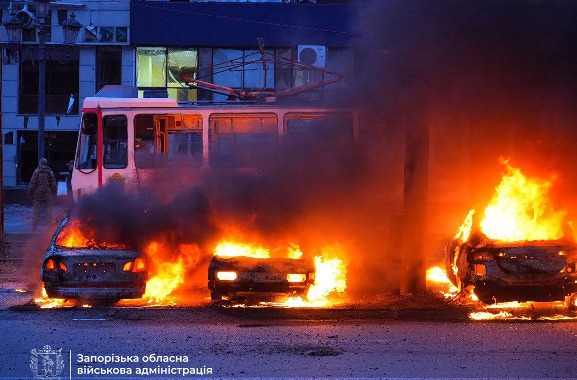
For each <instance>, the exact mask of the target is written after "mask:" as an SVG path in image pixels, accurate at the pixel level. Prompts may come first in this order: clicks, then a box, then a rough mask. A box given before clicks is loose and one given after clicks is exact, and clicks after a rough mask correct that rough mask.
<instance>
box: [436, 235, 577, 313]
mask: <svg viewBox="0 0 577 380" xmlns="http://www.w3.org/2000/svg"><path fill="white" fill-rule="evenodd" d="M473 241H475V239H473ZM449 246H450V248H449V250H448V257H447V266H448V267H447V272H448V273H449V274H450V275H449V278H450V279H451V280H452V281H453V283H455V285H457V286H459V287H460V288H461V289H462V288H465V287H467V286H469V285H472V286H474V290H473V291H474V293H475V295H476V296H477V297H478V298H479V300H481V301H482V302H484V303H495V302H508V301H535V302H549V301H563V300H565V299H566V297H567V296H574V293H576V292H577V274H576V273H575V269H576V267H575V262H576V258H577V246H576V245H575V244H574V243H573V242H571V241H569V240H565V239H561V240H550V241H522V242H514V243H508V242H501V241H495V240H491V239H487V238H481V239H478V240H476V242H475V243H473V242H471V240H469V241H467V242H465V243H459V242H457V241H453V242H452V243H451V244H450V245H449ZM455 269H456V273H455Z"/></svg>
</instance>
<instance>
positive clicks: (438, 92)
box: [76, 0, 577, 295]
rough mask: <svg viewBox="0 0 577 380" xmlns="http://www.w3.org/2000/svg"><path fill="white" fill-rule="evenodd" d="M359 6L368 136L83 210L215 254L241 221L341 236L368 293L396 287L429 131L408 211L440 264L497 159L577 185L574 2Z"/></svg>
mask: <svg viewBox="0 0 577 380" xmlns="http://www.w3.org/2000/svg"><path fill="white" fill-rule="evenodd" d="M358 3H359V4H357V7H358V14H357V17H356V24H355V25H354V26H352V28H353V29H354V31H355V32H356V34H357V35H359V38H357V39H356V40H354V41H353V42H352V45H351V48H352V49H353V50H354V51H355V52H356V57H357V66H356V67H355V71H356V73H357V75H356V77H355V78H353V79H354V80H353V81H349V83H350V82H354V83H356V85H355V88H354V89H353V91H350V97H351V100H350V102H351V103H356V104H357V105H359V106H362V107H364V108H365V112H364V123H365V126H366V128H365V129H364V130H363V133H362V135H361V139H360V141H357V142H355V143H354V144H353V145H350V144H348V143H346V142H344V141H342V140H336V141H331V140H330V139H328V137H327V136H315V138H313V139H311V140H308V141H299V142H295V143H294V144H285V145H283V146H279V148H278V150H275V151H274V152H272V154H269V153H271V152H268V153H267V152H264V153H262V154H261V155H258V156H257V157H255V161H254V162H253V165H252V169H251V170H250V171H248V172H242V173H235V174H231V173H230V172H228V171H226V170H224V171H214V172H212V173H210V174H208V175H206V176H205V177H204V178H203V180H202V181H201V182H200V183H199V184H195V185H194V186H192V185H191V186H187V185H186V183H187V182H180V183H178V184H176V185H174V186H166V185H167V184H169V183H170V182H171V181H174V178H175V176H169V177H159V178H157V179H156V181H154V182H153V183H155V184H156V185H157V186H156V185H153V186H149V187H148V188H147V192H145V193H142V194H139V195H135V194H132V193H128V192H127V191H126V190H124V189H122V188H115V187H107V188H105V189H103V190H102V191H100V192H98V193H97V194H95V195H94V196H88V197H86V198H85V199H84V200H83V201H82V202H81V203H80V204H79V205H78V207H77V209H76V213H77V215H78V216H79V217H80V218H83V219H84V220H87V221H88V220H89V221H90V222H91V223H93V224H94V225H98V226H99V230H100V231H105V232H106V233H112V234H115V235H116V237H118V236H120V237H122V238H124V239H127V240H128V241H131V242H135V243H138V242H142V239H143V238H146V239H150V240H153V239H154V238H155V237H158V238H163V239H168V240H170V241H172V242H173V243H174V244H178V243H197V244H198V245H199V246H201V247H202V249H203V250H204V251H205V253H206V256H207V257H210V255H211V252H210V251H209V250H210V248H211V246H212V244H214V243H215V241H217V240H218V239H219V238H220V237H221V234H222V233H223V232H224V231H225V230H226V228H227V226H229V225H235V226H238V227H242V229H243V230H246V231H247V233H250V234H254V235H257V236H259V237H260V238H262V239H263V240H266V241H273V242H282V241H285V242H286V241H289V240H290V241H295V242H297V243H299V244H300V245H301V246H302V248H303V250H304V251H305V253H307V252H308V253H311V254H316V253H318V252H317V251H318V250H319V249H320V248H321V247H322V246H323V245H325V244H332V243H334V242H339V243H341V244H343V245H344V246H345V247H346V249H347V251H348V253H349V276H348V282H349V291H350V293H349V294H352V295H366V294H372V293H377V292H382V291H384V290H387V289H393V288H398V286H399V274H398V271H399V270H398V269H399V267H400V265H401V255H400V251H401V245H402V241H401V240H402V239H401V236H403V235H404V236H407V234H406V232H405V233H403V229H402V224H401V220H402V219H403V210H404V206H406V205H405V204H404V202H405V199H404V195H403V191H404V190H405V189H404V187H403V183H404V180H405V169H406V167H405V164H406V162H405V138H406V133H407V131H412V130H415V129H416V130H417V131H420V133H422V132H423V130H422V128H423V127H424V128H425V129H426V130H425V137H426V138H427V139H428V145H427V146H426V148H427V149H426V153H427V155H428V157H421V159H424V160H427V161H426V163H427V170H428V183H427V185H428V191H427V196H428V199H427V201H428V206H427V208H426V209H423V210H421V211H422V213H417V214H415V215H411V217H412V218H413V219H414V220H416V221H424V223H425V227H426V231H427V235H426V239H425V241H423V242H422V246H423V249H424V251H425V253H426V255H427V258H428V260H429V261H431V262H433V261H435V260H436V259H438V258H439V255H440V254H441V241H444V240H443V239H446V238H448V237H450V236H451V235H453V234H454V232H455V230H456V228H457V227H458V226H459V224H460V223H461V221H462V219H463V218H464V216H465V215H466V213H467V211H468V210H469V209H470V208H473V207H476V206H477V204H483V202H485V204H486V201H487V200H488V198H489V197H490V196H491V194H492V192H493V189H494V187H495V186H496V185H497V184H498V182H499V179H500V177H501V175H502V173H503V167H502V166H501V165H500V163H499V158H500V157H502V156H505V157H509V158H510V159H511V164H512V165H513V166H519V167H522V168H527V170H529V171H533V172H535V173H539V171H546V172H548V173H550V172H551V171H555V172H557V173H559V175H560V183H561V184H562V185H563V186H565V187H564V188H565V189H572V188H574V187H575V185H576V184H577V181H575V178H577V176H576V174H577V173H576V171H577V165H575V159H574V158H573V157H574V156H575V154H574V153H573V151H574V147H575V146H576V143H577V128H575V125H577V124H576V123H575V121H576V120H575V118H576V116H575V112H574V110H575V109H577V107H576V105H577V104H575V103H576V102H577V48H576V45H577V23H575V22H574V20H576V19H577V18H576V16H577V5H574V4H573V2H565V1H507V0H498V1H497V0H492V1H491V0H489V1H456V0H452V1H451V0H440V1H439V0H436V1H429V0H414V1H406V0H393V1H386V0H385V1H381V0H374V1H363V2H361V1H359V2H358ZM427 139H425V140H424V141H427ZM413 159H414V160H416V161H419V157H418V156H417V157H413ZM417 163H418V162H417ZM407 166H408V168H409V169H410V168H411V165H407ZM161 188H162V189H163V190H160V189H161ZM166 188H169V189H171V190H170V191H168V192H167V191H165V190H164V189H166ZM565 195H566V194H565ZM566 199H569V200H568V201H567V202H568V203H566V204H567V207H572V206H571V204H572V202H573V199H572V198H566ZM417 209H418V208H417ZM406 217H407V216H406V215H405V218H406ZM419 238H422V237H419Z"/></svg>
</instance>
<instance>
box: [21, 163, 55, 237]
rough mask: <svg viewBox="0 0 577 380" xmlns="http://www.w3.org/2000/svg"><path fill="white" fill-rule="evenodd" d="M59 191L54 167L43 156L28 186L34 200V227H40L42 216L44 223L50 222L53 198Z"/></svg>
mask: <svg viewBox="0 0 577 380" xmlns="http://www.w3.org/2000/svg"><path fill="white" fill-rule="evenodd" d="M57 191H58V183H57V182H56V177H55V176H54V173H53V172H52V169H50V167H48V160H47V159H45V158H41V159H40V161H39V163H38V167H37V168H36V170H34V173H33V174H32V178H31V179H30V187H29V188H28V196H29V197H30V198H32V200H33V206H32V207H33V208H32V210H33V214H32V228H33V229H34V230H36V228H37V227H38V223H39V222H40V219H41V218H43V219H44V220H43V221H44V223H49V222H50V219H51V217H52V215H51V207H52V198H53V197H54V196H56V193H57ZM44 223H43V224H44Z"/></svg>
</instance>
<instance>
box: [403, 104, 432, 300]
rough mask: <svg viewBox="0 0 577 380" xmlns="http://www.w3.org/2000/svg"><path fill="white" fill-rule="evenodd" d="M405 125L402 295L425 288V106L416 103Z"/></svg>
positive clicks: (426, 141) (426, 158)
mask: <svg viewBox="0 0 577 380" xmlns="http://www.w3.org/2000/svg"><path fill="white" fill-rule="evenodd" d="M407 113H408V114H409V115H408V117H407V122H406V124H405V128H406V129H405V183H404V191H403V196H404V212H403V249H402V261H401V262H402V272H401V287H400V290H401V294H404V295H408V294H419V293H423V292H424V291H425V290H426V268H425V266H426V259H425V240H426V222H427V192H428V179H429V126H428V120H427V111H426V106H424V104H423V103H421V102H419V103H418V104H413V105H412V107H411V109H410V110H408V112H407Z"/></svg>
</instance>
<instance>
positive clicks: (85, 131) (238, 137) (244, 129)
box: [71, 86, 360, 200]
mask: <svg viewBox="0 0 577 380" xmlns="http://www.w3.org/2000/svg"><path fill="white" fill-rule="evenodd" d="M359 119H360V114H359V112H357V111H355V110H352V109H346V108H338V107H327V106H317V105H314V104H308V105H307V104H305V105H303V104H296V103H286V104H281V103H262V104H257V103H243V102H227V103H220V104H215V103H212V104H203V103H193V104H191V103H179V102H177V101H176V100H174V99H170V98H138V97H137V92H136V88H135V87H132V86H105V88H104V89H103V90H101V91H100V92H99V93H97V94H96V95H95V96H94V97H87V98H85V100H84V103H83V108H82V117H81V124H80V130H79V136H78V143H77V148H76V154H75V160H74V166H73V171H72V179H71V185H72V192H73V195H74V197H73V198H74V199H75V200H77V199H79V198H80V197H81V196H82V195H85V194H90V193H93V192H95V191H96V190H97V189H98V188H100V187H102V186H104V185H105V184H107V183H108V182H110V181H112V180H114V181H117V180H120V181H122V182H123V183H124V184H125V185H127V186H129V187H130V188H132V189H136V190H138V189H140V188H142V187H146V186H147V184H148V183H149V179H150V178H152V177H154V176H155V175H156V174H158V173H159V172H161V171H162V170H166V168H170V167H172V168H179V169H180V170H181V171H185V172H186V173H187V177H186V178H187V180H188V181H196V180H199V179H200V178H201V176H202V174H203V173H205V172H206V171H214V170H231V169H232V170H236V169H246V168H250V167H251V165H252V164H253V163H254V160H255V159H257V158H258V157H257V156H258V155H259V154H261V153H263V152H274V150H275V149H276V147H277V146H278V144H279V143H280V144H282V143H285V142H286V141H290V140H292V139H298V138H302V136H306V135H310V134H315V135H317V136H319V135H320V136H323V135H326V136H340V137H342V139H344V140H346V141H351V142H352V141H354V140H355V139H356V138H357V137H358V135H359Z"/></svg>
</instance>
